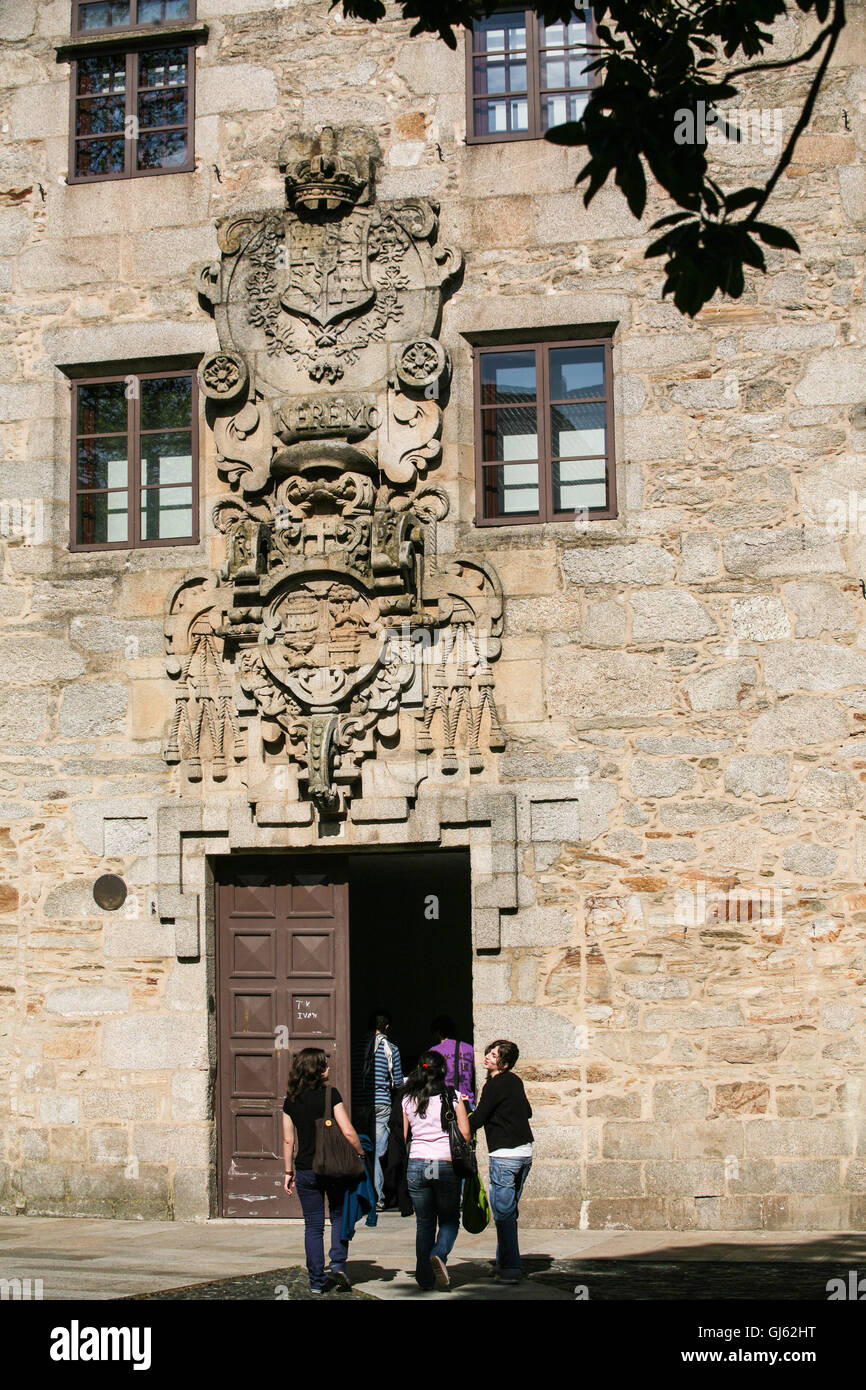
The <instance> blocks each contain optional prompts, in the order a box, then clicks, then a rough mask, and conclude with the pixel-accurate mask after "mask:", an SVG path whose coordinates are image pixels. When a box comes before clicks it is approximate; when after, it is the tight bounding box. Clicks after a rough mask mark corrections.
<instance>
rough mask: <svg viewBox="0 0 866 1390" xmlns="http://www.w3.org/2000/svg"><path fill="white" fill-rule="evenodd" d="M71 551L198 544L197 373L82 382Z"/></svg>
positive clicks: (75, 426) (76, 415)
mask: <svg viewBox="0 0 866 1390" xmlns="http://www.w3.org/2000/svg"><path fill="white" fill-rule="evenodd" d="M72 460H73V464H72V500H71V517H72V524H71V541H70V547H69V548H70V550H122V549H137V548H138V547H140V546H156V545H192V544H194V543H195V542H196V541H197V540H198V395H197V383H196V377H195V372H190V371H183V372H177V371H165V372H159V371H155V372H145V373H127V374H126V375H124V376H110V377H96V378H94V379H92V380H81V381H76V382H75V383H74V385H73V405H72Z"/></svg>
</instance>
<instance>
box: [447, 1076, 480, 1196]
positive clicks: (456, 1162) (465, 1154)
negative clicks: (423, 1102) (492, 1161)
mask: <svg viewBox="0 0 866 1390" xmlns="http://www.w3.org/2000/svg"><path fill="white" fill-rule="evenodd" d="M449 1091H450V1092H451V1095H450V1096H449V1094H448V1092H449ZM454 1096H455V1092H454V1089H453V1087H451V1086H446V1087H445V1090H444V1091H443V1092H442V1128H443V1129H444V1130H445V1132H446V1134H447V1135H448V1142H449V1144H450V1145H451V1162H452V1164H453V1167H454V1172H455V1173H456V1174H457V1176H458V1178H474V1177H475V1176H476V1174H477V1172H478V1159H477V1158H476V1157H475V1150H474V1148H473V1146H472V1141H471V1140H469V1139H464V1138H463V1135H462V1134H461V1133H460V1126H459V1125H458V1123H457V1116H456V1115H455V1113H454Z"/></svg>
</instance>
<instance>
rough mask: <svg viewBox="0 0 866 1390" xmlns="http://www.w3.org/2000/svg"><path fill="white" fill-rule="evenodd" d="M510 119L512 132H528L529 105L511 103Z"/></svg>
mask: <svg viewBox="0 0 866 1390" xmlns="http://www.w3.org/2000/svg"><path fill="white" fill-rule="evenodd" d="M508 119H509V122H510V125H511V129H512V130H528V129H529V103H528V102H526V101H512V102H509V110H508Z"/></svg>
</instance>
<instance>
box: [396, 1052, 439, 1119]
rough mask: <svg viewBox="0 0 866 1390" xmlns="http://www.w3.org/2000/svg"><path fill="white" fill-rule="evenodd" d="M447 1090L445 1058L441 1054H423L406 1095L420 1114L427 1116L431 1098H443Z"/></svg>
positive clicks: (409, 1081) (407, 1087) (410, 1079)
mask: <svg viewBox="0 0 866 1390" xmlns="http://www.w3.org/2000/svg"><path fill="white" fill-rule="evenodd" d="M444 1090H445V1058H444V1057H443V1056H442V1054H441V1052H422V1053H421V1056H420V1057H419V1058H418V1065H417V1067H416V1068H415V1070H414V1071H413V1072H412V1074H411V1076H410V1077H409V1080H408V1082H407V1083H406V1090H405V1091H404V1095H406V1096H408V1097H409V1099H410V1100H413V1101H414V1102H415V1105H416V1107H417V1110H418V1114H419V1115H420V1116H421V1117H422V1119H423V1117H424V1116H425V1115H426V1114H427V1105H428V1103H429V1100H430V1097H431V1096H441V1095H442V1093H443V1091H444Z"/></svg>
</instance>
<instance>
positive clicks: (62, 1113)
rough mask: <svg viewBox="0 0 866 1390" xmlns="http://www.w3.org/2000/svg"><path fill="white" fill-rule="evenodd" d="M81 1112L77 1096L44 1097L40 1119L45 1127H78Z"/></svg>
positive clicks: (40, 1109) (41, 1103)
mask: <svg viewBox="0 0 866 1390" xmlns="http://www.w3.org/2000/svg"><path fill="white" fill-rule="evenodd" d="M79 1110H80V1107H79V1101H78V1097H77V1096H66V1095H48V1096H43V1097H42V1099H41V1100H40V1102H39V1119H40V1120H41V1122H42V1124H43V1125H77V1124H78V1117H79Z"/></svg>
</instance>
